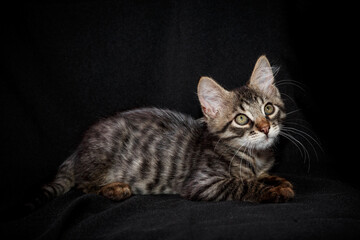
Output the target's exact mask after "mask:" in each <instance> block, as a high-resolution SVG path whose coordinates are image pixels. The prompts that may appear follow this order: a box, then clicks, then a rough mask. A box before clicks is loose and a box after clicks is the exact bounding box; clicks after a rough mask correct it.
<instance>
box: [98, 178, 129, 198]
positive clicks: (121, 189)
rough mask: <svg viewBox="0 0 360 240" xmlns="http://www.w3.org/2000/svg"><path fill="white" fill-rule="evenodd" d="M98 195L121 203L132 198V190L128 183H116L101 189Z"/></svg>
mask: <svg viewBox="0 0 360 240" xmlns="http://www.w3.org/2000/svg"><path fill="white" fill-rule="evenodd" d="M98 194H99V195H103V196H104V197H107V198H109V199H111V200H113V201H120V200H123V199H125V198H128V197H130V196H131V189H130V186H129V185H128V184H126V183H121V182H114V183H109V184H107V185H105V186H103V187H102V188H100V190H99V191H98Z"/></svg>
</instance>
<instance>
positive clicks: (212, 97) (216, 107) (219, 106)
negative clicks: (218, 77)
mask: <svg viewBox="0 0 360 240" xmlns="http://www.w3.org/2000/svg"><path fill="white" fill-rule="evenodd" d="M228 95H229V92H228V91H226V90H225V89H224V88H222V87H221V86H220V85H219V84H217V83H216V82H215V81H214V80H213V79H211V78H209V77H201V78H200V81H199V84H198V97H199V100H200V104H201V108H202V111H203V113H204V115H205V116H206V117H210V118H215V117H216V116H217V115H218V113H220V112H221V111H222V110H224V109H225V108H226V105H227V104H226V103H227V98H228Z"/></svg>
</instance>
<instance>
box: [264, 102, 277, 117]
mask: <svg viewBox="0 0 360 240" xmlns="http://www.w3.org/2000/svg"><path fill="white" fill-rule="evenodd" d="M264 112H265V115H270V114H273V113H274V112H275V107H274V105H272V104H271V103H268V104H266V105H265V107H264Z"/></svg>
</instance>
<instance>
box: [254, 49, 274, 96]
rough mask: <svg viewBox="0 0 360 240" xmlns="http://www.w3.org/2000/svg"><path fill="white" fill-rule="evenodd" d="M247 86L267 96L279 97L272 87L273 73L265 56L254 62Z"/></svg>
mask: <svg viewBox="0 0 360 240" xmlns="http://www.w3.org/2000/svg"><path fill="white" fill-rule="evenodd" d="M248 86H249V87H251V88H254V89H257V90H260V91H261V92H262V93H264V94H265V95H267V96H273V95H279V91H278V89H277V88H276V87H275V85H274V73H273V71H272V68H271V65H270V63H269V60H268V59H267V58H266V57H265V55H263V56H261V57H259V59H258V60H257V61H256V64H255V67H254V70H253V72H252V74H251V77H250V81H249V83H248Z"/></svg>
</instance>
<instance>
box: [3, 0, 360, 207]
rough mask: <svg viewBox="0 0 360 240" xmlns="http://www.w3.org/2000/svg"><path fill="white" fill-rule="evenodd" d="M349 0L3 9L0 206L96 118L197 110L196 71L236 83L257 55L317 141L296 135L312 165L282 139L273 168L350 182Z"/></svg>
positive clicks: (25, 188)
mask: <svg viewBox="0 0 360 240" xmlns="http://www.w3.org/2000/svg"><path fill="white" fill-rule="evenodd" d="M351 8H352V7H351V6H346V7H343V6H339V5H335V3H332V2H331V3H329V2H327V3H326V5H320V4H318V5H315V4H314V3H313V1H228V2H227V3H220V1H219V2H217V1H85V0H84V1H47V2H45V1H44V2H29V3H26V4H20V3H18V4H13V5H11V6H6V7H4V8H3V11H4V14H3V21H2V22H3V25H4V28H3V31H4V35H3V38H4V40H5V42H4V43H3V45H2V47H3V51H2V52H3V60H4V63H3V67H4V68H3V71H2V77H1V86H2V87H1V91H2V92H1V103H2V108H1V112H2V115H1V116H2V117H1V120H2V124H1V132H2V134H1V140H2V144H1V146H2V157H1V159H2V160H1V183H2V195H3V196H4V197H2V199H1V201H2V202H1V206H2V208H3V209H8V208H9V206H10V207H14V206H17V205H18V204H20V203H21V202H23V201H24V200H25V199H27V198H28V197H29V196H30V195H31V194H32V193H33V191H34V189H37V188H38V187H39V186H40V185H41V184H42V183H44V182H46V181H49V180H50V179H51V178H52V177H53V175H54V174H55V173H56V169H57V167H58V166H59V164H60V163H61V162H62V161H63V160H64V159H65V158H66V157H67V156H69V155H70V154H71V152H72V151H73V150H74V149H75V148H76V146H77V144H78V143H79V142H80V140H81V137H82V133H83V132H84V131H85V130H86V129H87V128H88V127H89V126H90V125H91V124H92V123H94V122H95V121H97V120H98V119H99V118H103V117H106V116H109V115H111V114H113V113H114V112H116V111H122V110H126V109H131V108H138V107H145V106H156V107H163V108H170V109H173V110H177V111H181V112H184V113H187V114H190V115H192V116H193V117H195V118H197V117H200V116H201V111H200V107H199V104H198V100H197V96H196V86H197V82H198V80H199V78H200V76H203V75H207V76H211V77H212V78H214V79H216V80H217V81H218V82H219V83H220V84H221V85H223V86H224V87H225V88H228V89H231V88H235V87H239V86H241V85H243V84H244V83H245V82H246V81H247V80H248V78H249V77H250V74H251V71H252V68H253V66H254V64H255V62H256V60H257V58H258V57H259V56H260V55H262V54H266V56H267V57H268V59H269V60H270V62H271V63H272V64H274V65H276V66H279V67H280V72H279V73H278V75H277V77H276V78H277V79H278V80H283V79H291V80H294V81H296V82H295V84H296V85H298V86H300V87H298V86H295V85H294V84H292V85H282V86H281V87H280V90H281V91H282V92H283V93H285V94H286V96H284V98H285V101H286V104H287V107H288V109H289V111H293V110H297V109H301V111H298V112H296V113H295V114H293V115H291V116H289V119H290V120H291V121H296V122H297V123H299V124H304V126H305V127H306V128H304V127H303V128H301V129H302V130H306V132H307V134H310V135H311V136H312V137H313V138H314V139H319V142H321V145H322V147H323V149H324V152H322V151H321V150H320V148H319V147H318V146H317V145H316V144H315V143H314V142H312V140H310V142H312V144H313V145H314V149H315V150H314V149H313V148H312V147H311V146H310V145H309V144H308V142H307V140H305V139H302V138H301V137H299V136H298V139H299V140H300V141H302V143H303V144H304V145H305V146H306V147H307V149H308V151H309V154H310V155H311V161H310V165H309V160H306V161H304V160H303V159H302V157H301V156H300V153H299V151H298V150H297V148H296V147H294V146H293V145H292V144H291V143H289V142H288V141H287V140H286V139H281V141H280V144H278V146H277V151H278V153H277V155H278V159H279V162H278V163H277V165H276V166H275V171H278V172H285V173H295V174H305V175H309V174H310V175H311V174H314V175H318V174H320V175H324V174H326V175H327V176H329V177H330V178H336V179H341V180H342V181H346V182H347V183H348V184H351V185H353V186H356V187H357V182H356V172H357V170H356V166H355V164H356V163H357V159H358V157H357V156H356V155H354V149H355V150H356V145H357V143H356V137H357V134H356V133H358V127H357V126H358V125H359V124H358V123H357V121H358V120H357V119H358V117H357V112H356V105H355V107H353V106H354V102H355V101H356V100H355V98H356V96H357V95H356V88H357V85H356V70H357V69H356V68H357V67H356V65H355V64H353V63H355V62H356V61H357V59H356V56H355V51H356V50H357V45H356V44H355V43H354V34H355V33H354V28H352V24H353V20H352V17H353V15H352V14H351V11H350V10H351ZM352 53H354V54H352ZM354 57H355V58H354ZM308 128H309V129H311V131H310V130H308ZM352 136H353V137H354V138H355V139H354V138H353V137H352ZM314 151H315V152H317V153H316V154H315V153H314ZM316 155H318V156H317V157H316ZM309 166H310V170H309Z"/></svg>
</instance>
